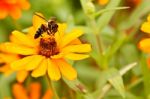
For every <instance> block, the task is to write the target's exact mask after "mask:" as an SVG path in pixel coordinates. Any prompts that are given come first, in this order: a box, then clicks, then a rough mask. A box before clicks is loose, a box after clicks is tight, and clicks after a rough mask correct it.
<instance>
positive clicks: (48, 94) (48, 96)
mask: <svg viewBox="0 0 150 99" xmlns="http://www.w3.org/2000/svg"><path fill="white" fill-rule="evenodd" d="M52 96H53V93H52V91H51V90H50V89H49V90H47V91H46V92H45V94H44V96H43V97H42V99H52Z"/></svg>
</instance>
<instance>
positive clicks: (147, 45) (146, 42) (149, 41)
mask: <svg viewBox="0 0 150 99" xmlns="http://www.w3.org/2000/svg"><path fill="white" fill-rule="evenodd" d="M141 30H142V31H143V32H145V33H148V34H149V33H150V15H149V16H148V17H147V22H144V23H143V24H142V26H141ZM139 48H140V49H141V50H142V51H143V52H146V53H150V38H144V39H143V40H141V41H140V42H139Z"/></svg>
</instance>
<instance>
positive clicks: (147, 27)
mask: <svg viewBox="0 0 150 99" xmlns="http://www.w3.org/2000/svg"><path fill="white" fill-rule="evenodd" d="M141 30H142V31H143V32H145V33H150V22H144V23H143V24H142V26H141Z"/></svg>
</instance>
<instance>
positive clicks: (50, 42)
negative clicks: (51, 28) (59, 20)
mask: <svg viewBox="0 0 150 99" xmlns="http://www.w3.org/2000/svg"><path fill="white" fill-rule="evenodd" d="M58 53H59V51H58V48H57V43H56V41H55V38H54V37H49V38H41V39H40V51H39V54H40V55H43V56H46V57H51V56H53V55H56V54H58Z"/></svg>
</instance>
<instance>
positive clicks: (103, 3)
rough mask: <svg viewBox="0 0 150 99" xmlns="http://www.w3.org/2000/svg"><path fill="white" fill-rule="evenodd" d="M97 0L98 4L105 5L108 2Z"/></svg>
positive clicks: (107, 0) (106, 0)
mask: <svg viewBox="0 0 150 99" xmlns="http://www.w3.org/2000/svg"><path fill="white" fill-rule="evenodd" d="M98 2H99V4H100V5H106V4H107V3H108V2H109V0H98Z"/></svg>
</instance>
